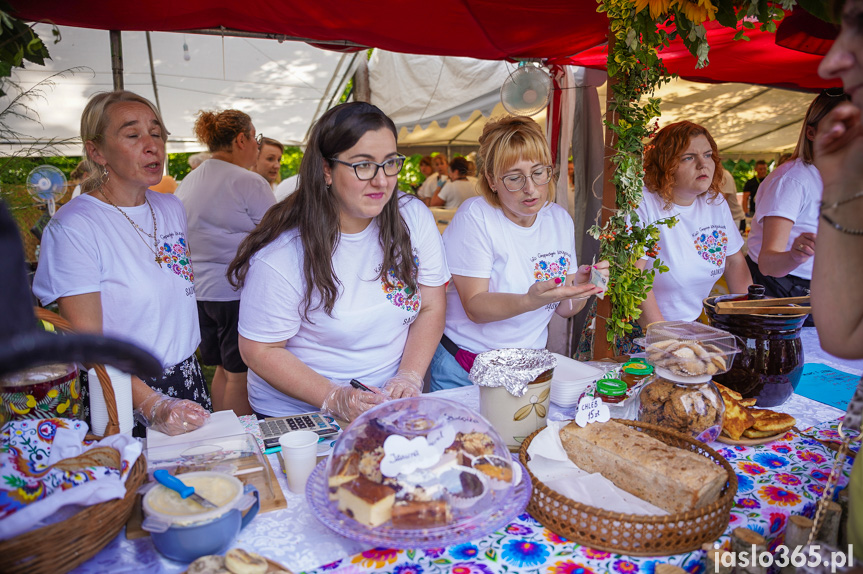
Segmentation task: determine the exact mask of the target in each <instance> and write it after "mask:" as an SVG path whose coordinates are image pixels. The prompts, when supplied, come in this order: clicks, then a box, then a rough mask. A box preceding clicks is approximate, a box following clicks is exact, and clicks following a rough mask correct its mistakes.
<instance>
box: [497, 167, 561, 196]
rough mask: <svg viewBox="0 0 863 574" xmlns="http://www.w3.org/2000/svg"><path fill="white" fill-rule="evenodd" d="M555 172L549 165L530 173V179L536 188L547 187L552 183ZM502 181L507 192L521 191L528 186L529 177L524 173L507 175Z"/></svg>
mask: <svg viewBox="0 0 863 574" xmlns="http://www.w3.org/2000/svg"><path fill="white" fill-rule="evenodd" d="M553 172H554V170H553V169H552V168H551V166H549V165H544V166H542V167H538V168H536V169H535V170H533V171H532V172H531V173H530V179H531V181H533V184H534V185H536V186H540V185H545V184H547V183H548V182H550V181H551V176H552V173H553ZM500 180H501V181H502V182H503V186H504V187H505V188H506V190H507V191H521V190H522V189H524V186H525V185H526V184H527V176H525V175H524V174H522V173H518V174H513V175H505V176H503V177H502V178H500Z"/></svg>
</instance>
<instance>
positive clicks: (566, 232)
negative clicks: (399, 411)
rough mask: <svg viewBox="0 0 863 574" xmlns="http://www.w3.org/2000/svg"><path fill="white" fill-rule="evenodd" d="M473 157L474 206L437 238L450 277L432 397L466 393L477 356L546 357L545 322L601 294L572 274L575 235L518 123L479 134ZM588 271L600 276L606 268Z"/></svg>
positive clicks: (502, 122) (583, 270) (548, 172)
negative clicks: (458, 390)
mask: <svg viewBox="0 0 863 574" xmlns="http://www.w3.org/2000/svg"><path fill="white" fill-rule="evenodd" d="M479 143H480V148H479V153H478V154H477V170H478V176H479V182H478V185H479V191H480V194H481V195H480V197H474V198H471V199H468V200H467V201H465V202H464V203H463V204H462V205H461V207H460V208H459V210H458V211H457V212H456V214H455V216H454V217H453V220H452V222H451V223H450V224H449V226H448V227H447V229H446V231H445V232H444V235H443V239H444V246H445V247H446V256H447V263H448V265H449V268H450V271H451V272H452V274H453V276H452V282H453V285H454V288H453V287H452V286H451V287H450V289H449V291H448V292H447V311H446V328H445V329H444V336H443V337H442V339H441V343H440V345H438V348H437V350H436V351H435V355H434V358H433V359H432V364H431V375H432V390H438V389H444V388H452V387H458V386H465V385H469V384H470V381H469V380H468V372H469V371H470V368H471V366H472V365H473V360H474V358H475V357H476V355H477V354H478V353H482V352H484V351H489V350H492V349H503V348H530V349H541V348H544V347H545V344H546V339H547V337H548V332H547V331H548V329H547V327H548V323H549V321H550V320H551V317H552V313H557V314H558V315H561V316H563V317H571V316H572V315H574V314H575V313H577V312H578V311H580V310H581V308H582V307H584V304H585V300H586V299H588V298H589V297H590V296H591V295H595V294H597V293H599V292H600V289H599V288H598V287H596V286H594V285H593V284H592V283H590V266H589V265H585V266H582V267H580V268H578V269H575V261H576V258H575V227H574V225H573V222H572V218H571V217H570V216H569V214H567V213H566V211H565V210H564V209H563V208H562V207H560V206H559V205H557V204H556V203H554V202H553V200H554V191H555V190H554V181H553V178H552V176H553V170H552V168H551V152H550V151H549V149H548V144H547V143H546V140H545V136H544V135H543V133H542V130H541V129H540V127H539V125H537V123H536V122H534V121H533V120H532V119H530V118H528V117H524V116H515V117H505V118H502V119H499V120H496V121H491V122H489V123H488V124H486V126H485V128H484V129H483V132H482V136H481V137H480V139H479ZM595 267H596V268H597V269H598V270H600V272H601V273H604V274H607V273H608V262H606V261H601V262H600V263H598V264H596V265H595Z"/></svg>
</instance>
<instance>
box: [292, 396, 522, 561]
mask: <svg viewBox="0 0 863 574" xmlns="http://www.w3.org/2000/svg"><path fill="white" fill-rule="evenodd" d="M306 495H307V498H308V499H309V502H310V504H311V505H312V507H313V508H314V509H315V510H316V511H317V512H316V514H317V515H318V516H319V518H320V519H321V520H322V521H323V522H324V523H325V524H326V525H327V526H329V527H330V528H332V529H333V530H335V531H337V532H339V533H340V534H343V535H345V536H349V537H352V538H355V539H358V540H363V541H366V542H370V543H374V544H388V545H390V546H393V547H399V546H403V547H412V548H422V547H432V546H438V545H440V544H453V543H456V542H457V541H459V540H469V539H471V538H476V537H477V536H481V535H483V534H485V533H488V532H491V531H493V530H495V529H496V528H499V527H501V526H503V525H505V524H506V523H508V522H509V521H510V520H511V519H512V518H514V517H515V516H516V515H518V514H519V513H521V512H522V511H523V510H524V507H525V506H526V505H527V501H528V499H529V498H530V480H529V479H528V478H527V474H526V473H524V472H523V471H522V468H521V465H520V464H519V463H518V462H517V461H515V460H513V458H512V457H511V455H510V453H509V451H508V450H507V448H506V443H505V442H504V441H503V439H502V438H501V437H500V435H498V433H497V432H496V431H495V430H494V428H493V427H492V426H491V424H490V423H489V422H488V421H487V420H486V419H484V418H483V417H482V416H481V415H480V414H478V413H476V412H474V411H472V410H470V409H469V408H467V407H466V406H464V405H462V404H460V403H456V402H454V401H450V400H446V399H440V398H436V397H431V396H428V395H424V396H420V397H414V398H409V399H400V400H395V401H390V402H387V403H384V404H382V405H378V406H377V407H375V408H373V409H371V410H369V411H368V412H366V413H364V414H363V415H361V416H360V417H358V418H357V419H356V420H355V421H354V422H353V423H352V424H351V425H350V426H349V427H348V428H347V429H346V430H345V432H344V433H343V434H342V436H341V437H340V438H339V439H338V441H337V442H336V444H335V446H334V448H333V453H332V454H331V455H330V457H329V458H328V459H327V460H326V461H325V462H322V463H321V464H319V465H318V467H317V468H316V469H315V472H314V473H313V474H312V476H311V477H310V479H309V482H308V485H307V488H306Z"/></svg>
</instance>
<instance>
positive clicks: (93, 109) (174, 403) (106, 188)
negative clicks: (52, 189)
mask: <svg viewBox="0 0 863 574" xmlns="http://www.w3.org/2000/svg"><path fill="white" fill-rule="evenodd" d="M167 138H168V131H167V130H166V129H165V125H164V123H163V122H162V117H161V115H160V114H159V111H158V110H157V109H156V107H155V106H153V104H152V103H150V102H149V101H148V100H146V99H145V98H143V97H141V96H139V95H137V94H134V93H132V92H126V91H116V92H102V93H100V94H97V95H95V96H93V98H91V99H90V101H89V102H88V103H87V106H86V108H84V113H83V114H82V116H81V139H82V140H83V142H84V151H85V153H86V156H87V160H88V161H89V162H90V164H91V165H92V168H93V169H92V170H91V174H90V177H89V178H88V179H87V180H85V181H84V183H83V184H82V188H83V193H82V194H81V195H80V196H78V197H77V198H75V199H73V200H72V201H70V202H69V203H67V204H66V205H64V206H63V207H62V208H61V209H60V210H59V211H57V213H56V214H55V215H54V217H53V218H52V219H51V222H50V223H49V224H48V226H47V227H46V228H45V232H44V233H43V236H42V255H41V258H40V260H39V268H38V269H37V271H36V278H35V280H34V282H33V292H34V293H35V294H36V296H37V297H38V298H39V299H40V300H41V301H42V303H43V304H44V305H47V304H49V303H51V302H52V301H56V302H57V305H58V307H59V309H60V315H62V316H63V317H64V318H65V319H67V320H68V321H69V322H70V323H71V324H72V327H74V328H75V330H76V331H79V332H82V333H101V334H104V335H106V336H110V337H115V338H118V339H124V340H126V341H130V342H132V343H135V344H136V345H138V346H139V347H141V348H142V349H145V350H147V351H149V352H150V353H152V354H153V355H154V356H155V357H156V358H157V359H158V360H159V361H160V362H161V363H162V366H163V367H164V369H165V370H164V372H163V373H162V376H161V377H157V378H154V379H148V380H141V379H139V378H138V377H132V402H133V405H134V407H135V409H136V411H137V413H138V419H139V421H140V422H142V423H143V424H144V425H145V426H148V427H151V428H154V429H156V430H159V431H162V432H164V433H167V434H172V435H174V434H180V433H183V432H186V431H190V430H193V429H195V428H197V427H199V426H201V425H202V424H203V423H204V422H205V421H206V420H207V417H208V416H209V415H208V409H209V407H210V397H209V394H208V392H207V387H206V381H205V380H204V377H203V375H202V373H201V368H200V366H199V365H198V361H197V360H196V359H195V354H194V353H195V349H196V348H197V346H198V342H199V341H200V339H201V337H200V333H199V331H198V311H197V308H196V306H195V278H194V274H193V272H192V262H191V259H190V257H189V250H188V248H187V242H186V238H187V232H186V214H185V212H184V211H183V204H182V203H180V200H179V199H177V198H176V197H174V196H173V195H170V194H161V193H157V192H155V191H152V190H150V189H149V188H150V187H152V186H154V185H156V184H158V183H159V181H160V180H161V179H162V169H163V167H164V161H165V141H166V140H167ZM136 430H137V431H138V433H136V434H140V431H141V429H140V427H139V428H138V429H136ZM142 436H143V435H142Z"/></svg>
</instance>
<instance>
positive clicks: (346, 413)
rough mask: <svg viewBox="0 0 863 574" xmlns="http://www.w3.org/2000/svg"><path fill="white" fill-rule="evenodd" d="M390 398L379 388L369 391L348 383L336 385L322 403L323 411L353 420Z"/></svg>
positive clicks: (349, 420)
mask: <svg viewBox="0 0 863 574" xmlns="http://www.w3.org/2000/svg"><path fill="white" fill-rule="evenodd" d="M388 400H389V397H388V396H387V395H385V394H384V393H382V392H381V391H380V390H378V389H373V392H369V391H362V390H360V389H355V388H353V387H351V386H348V385H345V386H341V385H334V388H333V390H332V391H330V394H329V395H327V398H325V399H324V402H323V404H322V405H321V412H324V413H327V414H329V415H332V416H334V417H336V418H337V419H341V420H343V421H346V422H351V421H352V420H354V419H355V418H357V417H358V416H360V415H361V414H363V413H364V412H366V411H367V410H369V409H370V408H372V407H374V406H376V405H379V404H381V403H385V402H387V401H388Z"/></svg>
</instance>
